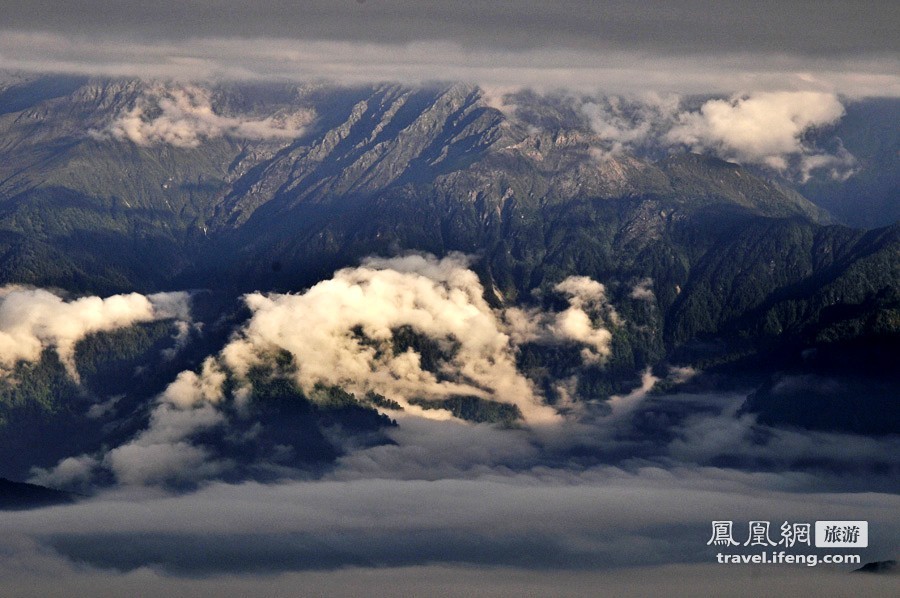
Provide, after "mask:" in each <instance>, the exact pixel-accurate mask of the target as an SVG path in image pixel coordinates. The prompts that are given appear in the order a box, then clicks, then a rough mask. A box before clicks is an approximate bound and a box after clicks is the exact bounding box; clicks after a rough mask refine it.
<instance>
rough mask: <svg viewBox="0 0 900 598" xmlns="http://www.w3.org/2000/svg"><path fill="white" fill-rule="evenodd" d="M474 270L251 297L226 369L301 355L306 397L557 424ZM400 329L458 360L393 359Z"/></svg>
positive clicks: (450, 268) (395, 272) (377, 272)
mask: <svg viewBox="0 0 900 598" xmlns="http://www.w3.org/2000/svg"><path fill="white" fill-rule="evenodd" d="M467 265H468V262H467V259H466V258H464V257H463V256H461V255H453V256H450V257H448V258H445V259H442V260H438V259H435V258H434V257H431V256H421V255H410V256H406V257H401V258H394V259H370V260H366V261H365V262H364V263H363V264H362V266H360V267H358V268H346V269H344V270H340V271H338V272H336V273H335V275H334V277H333V278H331V279H330V280H326V281H323V282H320V283H319V284H317V285H315V286H313V287H312V288H311V289H309V290H308V291H306V292H305V293H303V294H300V295H268V296H266V295H261V294H252V295H248V296H247V297H246V301H247V305H248V306H249V307H250V309H251V310H252V311H253V317H252V318H251V319H250V321H249V322H248V324H247V325H246V327H245V328H244V329H243V330H242V331H241V333H240V336H239V338H237V339H235V340H234V341H232V342H231V343H230V344H229V345H228V346H227V347H225V349H223V351H222V353H221V356H222V361H223V363H224V364H225V365H226V366H227V367H228V368H230V369H231V370H232V371H234V372H236V373H237V374H238V376H242V375H244V374H246V372H247V370H248V369H249V367H250V366H251V365H252V364H254V363H257V362H258V361H259V360H260V358H261V356H263V355H266V354H267V353H270V352H271V351H272V350H273V349H282V350H285V351H288V352H289V353H290V354H291V355H292V356H293V357H294V360H295V362H296V364H297V382H298V383H299V384H300V386H301V387H302V388H304V389H306V390H310V389H312V388H313V386H314V385H315V384H316V383H325V384H327V385H337V386H341V387H344V388H346V389H347V390H350V391H354V392H357V393H365V392H366V391H368V390H372V391H375V392H379V393H381V394H384V395H385V396H387V397H389V398H391V399H394V400H397V401H398V402H400V403H401V404H402V405H404V406H405V407H407V408H409V409H411V410H412V411H417V409H418V408H416V407H414V406H410V404H409V400H410V399H412V398H416V397H423V398H429V399H441V398H447V397H449V396H451V395H474V396H478V397H481V398H483V399H487V400H493V401H498V402H501V403H507V404H510V405H516V406H517V407H518V408H519V409H520V410H521V412H522V414H523V416H524V417H525V418H526V420H528V421H531V422H549V421H556V419H557V417H558V416H557V415H556V412H555V411H554V410H553V409H552V408H550V407H548V406H546V405H544V404H543V402H542V398H541V397H540V396H539V395H538V394H537V393H536V391H535V389H534V388H533V386H532V384H531V382H530V381H529V380H528V379H526V378H525V377H524V376H523V375H522V374H521V373H519V372H518V370H517V369H516V365H515V359H514V355H513V346H512V345H511V343H510V337H509V336H508V335H507V334H506V333H505V332H504V329H503V324H502V322H501V319H500V318H499V317H498V313H496V312H495V311H494V310H492V309H491V308H490V306H489V305H488V304H487V302H486V301H485V300H484V297H483V293H484V289H483V287H482V286H481V283H480V282H479V281H478V276H477V275H476V274H475V273H474V272H473V271H471V270H469V269H468V268H467ZM403 326H409V327H411V328H413V329H414V330H415V331H416V332H417V333H419V334H423V335H425V336H427V337H428V338H430V339H432V340H433V341H435V342H437V343H438V344H439V345H440V346H441V347H443V348H444V349H445V351H447V352H448V354H452V355H450V356H449V357H448V359H447V360H446V361H445V362H444V363H443V364H442V365H441V370H440V372H437V373H436V372H430V371H427V370H426V369H424V368H423V367H422V363H421V356H420V355H419V354H418V353H416V352H414V351H412V350H409V351H405V352H402V353H399V354H394V352H393V351H392V350H391V349H390V346H391V339H392V338H393V334H394V332H393V331H394V330H396V329H398V328H400V327H403ZM355 330H359V331H361V332H362V334H363V335H364V336H365V340H364V339H362V338H360V336H359V335H357V334H356V333H355V332H354V331H355ZM589 340H593V339H589ZM422 415H427V416H435V415H438V416H441V417H445V415H442V414H441V413H440V412H435V411H427V412H426V411H422Z"/></svg>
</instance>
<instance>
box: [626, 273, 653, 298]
mask: <svg viewBox="0 0 900 598" xmlns="http://www.w3.org/2000/svg"><path fill="white" fill-rule="evenodd" d="M628 296H629V297H631V298H632V299H637V300H639V301H651V302H652V301H656V295H655V294H654V293H653V279H652V278H643V279H641V280H639V281H638V283H637V284H636V285H634V288H632V289H631V293H630V294H629V295H628Z"/></svg>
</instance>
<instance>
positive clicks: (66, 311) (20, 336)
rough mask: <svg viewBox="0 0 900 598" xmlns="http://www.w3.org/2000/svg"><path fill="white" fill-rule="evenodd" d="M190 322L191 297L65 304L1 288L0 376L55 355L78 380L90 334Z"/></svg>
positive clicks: (35, 292)
mask: <svg viewBox="0 0 900 598" xmlns="http://www.w3.org/2000/svg"><path fill="white" fill-rule="evenodd" d="M165 319H178V320H183V321H187V320H190V306H189V296H188V294H187V293H181V292H179V293H157V294H153V295H141V294H139V293H130V294H128V295H113V296H111V297H106V298H101V297H81V298H77V299H72V300H66V299H65V298H63V297H61V296H60V295H57V294H54V293H52V292H50V291H47V290H44V289H32V288H26V287H22V286H17V285H9V286H5V287H3V288H0V375H7V374H8V373H9V371H10V370H12V369H13V368H14V367H15V365H16V363H18V362H20V361H37V360H39V359H40V357H41V353H42V352H43V351H44V350H45V349H54V350H55V351H56V353H57V354H58V355H59V358H60V361H62V363H63V365H65V367H66V370H67V371H68V372H69V374H70V375H71V376H72V378H74V379H76V380H77V379H78V372H77V371H76V369H75V361H74V359H75V345H76V344H77V343H78V341H79V340H80V339H82V338H84V337H85V336H87V335H88V334H91V333H94V332H103V331H109V330H115V329H118V328H125V327H128V326H131V325H132V324H136V323H139V322H150V321H153V320H165Z"/></svg>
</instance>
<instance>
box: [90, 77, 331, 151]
mask: <svg viewBox="0 0 900 598" xmlns="http://www.w3.org/2000/svg"><path fill="white" fill-rule="evenodd" d="M312 120H313V113H312V112H311V111H308V110H300V111H296V112H294V113H292V114H281V115H278V116H269V117H266V118H263V119H253V118H250V117H246V116H242V117H229V116H222V115H219V114H216V113H215V112H214V111H213V107H212V101H211V98H210V92H209V91H208V90H206V89H204V88H202V87H197V86H192V85H182V86H177V87H162V86H157V87H155V88H154V89H152V90H151V91H149V92H148V93H146V94H144V95H143V96H141V97H140V98H139V99H138V100H137V102H136V103H135V105H134V107H133V108H131V109H130V110H128V111H127V112H125V113H124V114H122V115H120V116H119V117H118V118H116V120H115V121H113V122H112V123H111V124H110V125H109V127H108V128H107V129H106V130H105V131H99V132H94V135H95V136H99V137H102V136H103V135H105V134H109V135H112V136H113V137H115V138H116V139H121V140H126V139H127V140H129V141H131V142H133V143H136V144H137V145H153V144H157V143H167V144H169V145H174V146H176V147H197V146H198V145H200V143H201V142H202V141H203V140H206V139H215V138H217V137H223V136H224V137H236V138H240V139H292V138H296V137H300V136H302V135H303V133H304V131H305V127H306V126H307V125H309V123H310V122H312Z"/></svg>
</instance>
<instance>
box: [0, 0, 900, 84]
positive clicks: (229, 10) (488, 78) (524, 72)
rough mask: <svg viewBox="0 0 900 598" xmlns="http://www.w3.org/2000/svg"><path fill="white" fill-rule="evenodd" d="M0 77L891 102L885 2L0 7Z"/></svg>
mask: <svg viewBox="0 0 900 598" xmlns="http://www.w3.org/2000/svg"><path fill="white" fill-rule="evenodd" d="M0 11H2V14H3V25H2V26H0V68H5V69H21V70H33V71H56V72H62V71H67V72H79V73H88V74H105V75H138V76H148V77H174V78H214V77H226V78H288V79H308V78H328V79H334V80H338V81H342V82H361V81H365V82H370V81H378V80H398V81H422V80H435V79H440V80H468V81H472V82H475V83H480V84H482V85H488V86H489V85H495V86H502V87H506V86H511V87H516V86H531V87H535V88H565V87H568V88H580V89H586V88H590V89H598V88H599V89H605V90H608V91H615V92H619V91H638V90H653V91H678V92H706V91H710V92H734V91H751V90H758V89H815V90H827V91H834V92H839V93H844V94H847V95H857V96H872V95H888V96H897V95H900V75H898V74H897V73H898V72H900V59H898V55H900V53H898V41H897V40H898V36H897V35H896V32H897V29H898V25H900V5H898V3H896V2H890V1H884V2H881V1H864V0H861V1H856V2H835V1H827V0H826V1H822V0H819V1H798V2H785V1H772V0H759V1H757V2H743V1H738V0H718V1H706V0H685V1H681V2H672V1H663V0H650V1H645V2H641V3H636V2H631V1H625V0H605V1H582V0H575V1H572V0H570V1H564V2H554V3H548V2H544V1H540V2H539V1H536V0H519V1H513V0H495V1H477V2H476V1H471V0H468V1H459V2H437V1H435V0H309V1H306V2H289V1H287V0H268V1H261V2H255V3H249V2H242V1H238V0H187V1H171V0H167V1H166V2H152V3H150V2H143V1H141V2H138V1H134V0H126V1H120V2H109V1H101V0H70V1H60V0H12V1H8V2H3V3H0Z"/></svg>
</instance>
